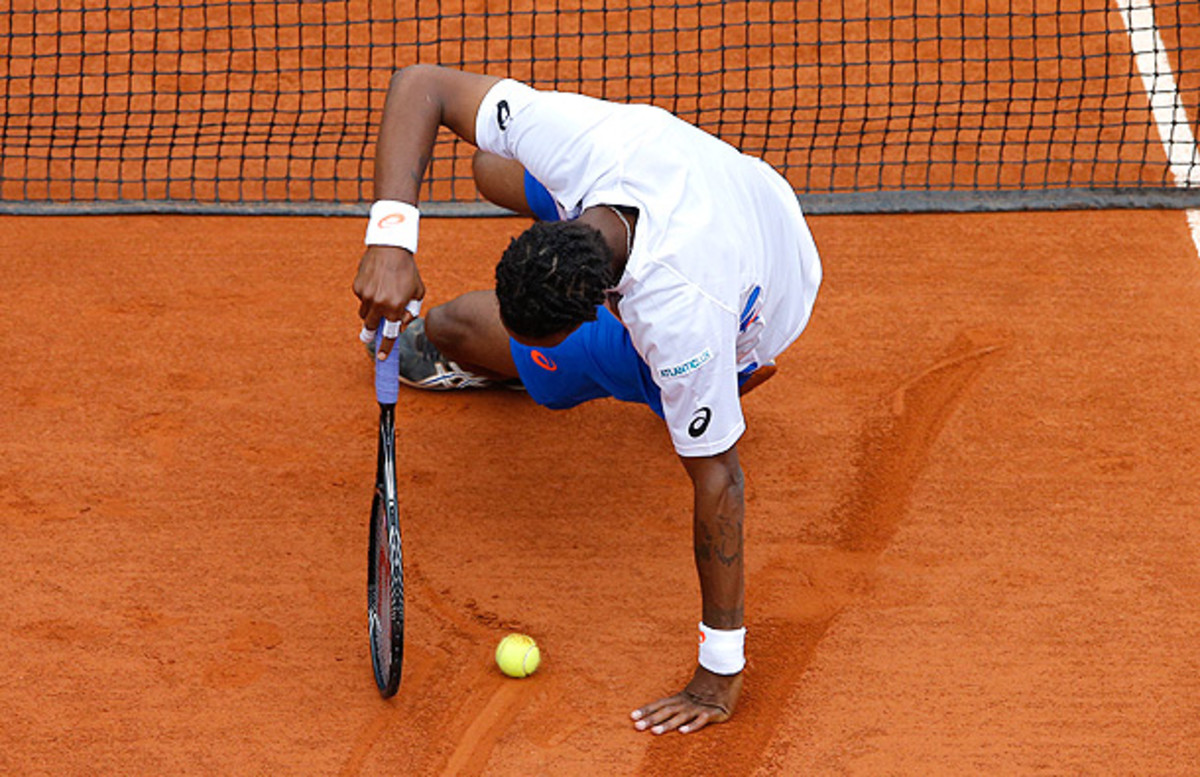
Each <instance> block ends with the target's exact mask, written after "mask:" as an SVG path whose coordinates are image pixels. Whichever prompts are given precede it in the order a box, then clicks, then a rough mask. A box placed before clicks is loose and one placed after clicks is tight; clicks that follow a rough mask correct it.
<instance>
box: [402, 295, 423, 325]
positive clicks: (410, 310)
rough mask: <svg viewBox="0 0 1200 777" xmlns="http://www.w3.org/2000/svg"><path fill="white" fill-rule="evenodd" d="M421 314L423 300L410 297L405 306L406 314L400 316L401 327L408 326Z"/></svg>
mask: <svg viewBox="0 0 1200 777" xmlns="http://www.w3.org/2000/svg"><path fill="white" fill-rule="evenodd" d="M420 315H421V300H419V299H410V300H409V301H408V304H407V305H405V306H404V315H403V316H401V317H400V329H401V330H404V329H407V328H408V325H409V324H411V323H412V322H413V320H414V319H416V318H417V317H418V316H420Z"/></svg>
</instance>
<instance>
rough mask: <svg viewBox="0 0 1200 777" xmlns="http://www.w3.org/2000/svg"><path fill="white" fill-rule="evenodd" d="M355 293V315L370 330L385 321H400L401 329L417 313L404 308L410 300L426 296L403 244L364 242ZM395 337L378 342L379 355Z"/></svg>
mask: <svg viewBox="0 0 1200 777" xmlns="http://www.w3.org/2000/svg"><path fill="white" fill-rule="evenodd" d="M354 295H355V296H356V297H358V299H359V306H358V317H359V318H361V319H362V320H363V326H364V327H365V328H366V329H367V330H370V331H374V330H376V329H378V328H379V326H380V323H381V322H384V321H399V322H400V327H401V329H403V328H404V327H406V326H408V324H409V322H411V321H412V320H413V318H415V317H416V316H415V315H414V313H413V311H412V309H407V310H406V309H405V306H406V305H407V304H408V303H409V301H410V300H414V299H415V300H420V299H423V298H424V297H425V284H424V283H422V282H421V274H420V273H419V272H418V271H417V263H416V262H415V261H413V255H412V254H411V253H409V252H408V251H406V250H404V249H403V248H395V247H392V246H367V250H366V251H364V252H363V255H362V259H361V260H359V263H358V273H357V274H356V275H355V276H354ZM395 341H396V339H395V337H391V338H389V337H385V338H384V339H383V341H382V342H381V343H380V344H379V354H380V358H386V357H387V355H388V354H389V353H391V350H392V344H393V343H394V342H395Z"/></svg>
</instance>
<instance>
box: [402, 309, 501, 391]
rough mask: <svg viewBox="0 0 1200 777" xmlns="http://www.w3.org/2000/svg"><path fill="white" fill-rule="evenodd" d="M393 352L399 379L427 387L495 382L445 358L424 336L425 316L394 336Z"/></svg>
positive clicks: (450, 387)
mask: <svg viewBox="0 0 1200 777" xmlns="http://www.w3.org/2000/svg"><path fill="white" fill-rule="evenodd" d="M392 347H393V348H394V349H395V350H396V356H397V358H399V359H400V364H399V368H400V382H401V383H403V384H404V385H406V386H411V387H413V388H418V389H425V390H427V391H453V390H455V389H472V388H486V387H488V386H492V385H494V384H495V381H493V380H491V379H490V378H485V377H483V376H482V375H477V374H475V373H473V372H471V371H469V370H464V369H463V368H462V367H460V366H458V364H456V363H455V362H453V361H451V360H450V359H447V358H446V357H445V356H443V355H442V352H441V351H439V350H438V349H437V346H436V345H434V344H433V343H431V342H429V338H428V337H426V336H425V319H423V318H417V319H414V320H413V322H412V323H411V324H409V325H408V326H407V327H406V328H405V329H404V331H403V332H401V333H400V336H399V337H397V338H396V343H395V345H393V346H392Z"/></svg>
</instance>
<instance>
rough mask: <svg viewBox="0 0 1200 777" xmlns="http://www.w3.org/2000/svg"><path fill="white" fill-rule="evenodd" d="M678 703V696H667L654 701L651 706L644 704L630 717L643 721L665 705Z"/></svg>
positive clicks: (630, 714)
mask: <svg viewBox="0 0 1200 777" xmlns="http://www.w3.org/2000/svg"><path fill="white" fill-rule="evenodd" d="M678 701H679V696H678V695H675V696H667V697H665V698H662V699H659V700H658V701H652V702H650V703H649V704H644V705H642V706H641V707H638V708H637V709H636V710H634V711H633V712H631V713H629V717H631V718H633V719H634V720H641V719H643V718H645V717H646V716H647V715H650V714H652V713H654V712H657V711H658V710H659V709H661V708H662V707H664V706H665V705H667V704H671V703H674V702H678Z"/></svg>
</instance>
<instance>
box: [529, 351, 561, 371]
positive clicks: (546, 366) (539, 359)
mask: <svg viewBox="0 0 1200 777" xmlns="http://www.w3.org/2000/svg"><path fill="white" fill-rule="evenodd" d="M529 355H530V356H531V357H532V358H533V361H534V362H535V363H536V364H537V366H539V367H541V368H542V369H543V370H549V371H550V372H554V371H555V370H557V369H558V365H557V364H555V363H554V360H553V359H551V358H550V357H549V356H547V355H546V354H544V353H542V352H541V351H530V353H529Z"/></svg>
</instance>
